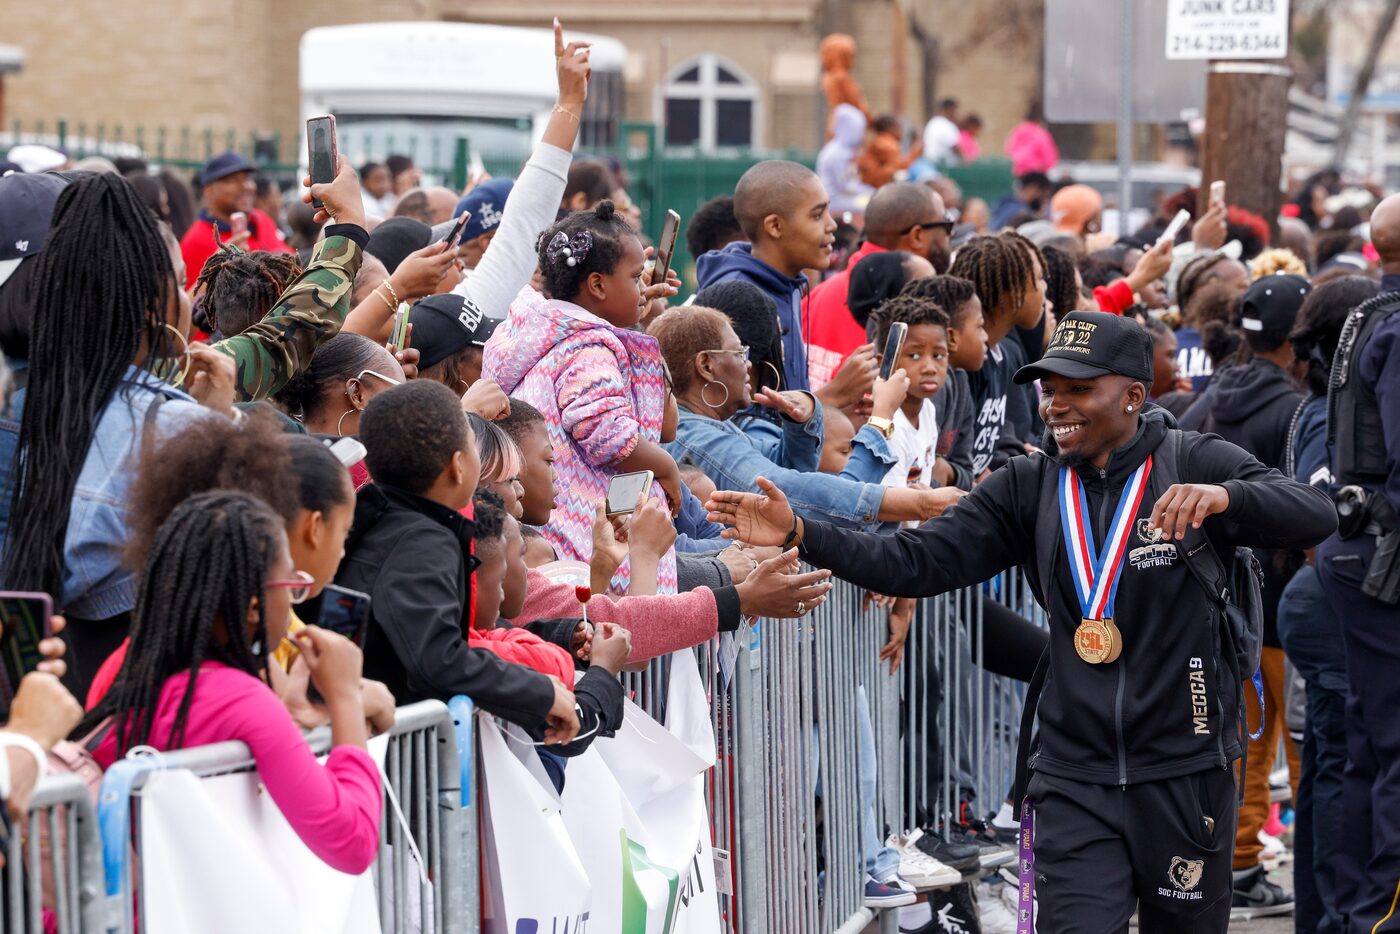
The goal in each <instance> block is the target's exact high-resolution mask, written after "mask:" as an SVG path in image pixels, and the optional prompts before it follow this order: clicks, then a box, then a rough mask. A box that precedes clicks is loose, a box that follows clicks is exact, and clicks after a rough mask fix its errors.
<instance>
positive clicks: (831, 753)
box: [623, 581, 900, 934]
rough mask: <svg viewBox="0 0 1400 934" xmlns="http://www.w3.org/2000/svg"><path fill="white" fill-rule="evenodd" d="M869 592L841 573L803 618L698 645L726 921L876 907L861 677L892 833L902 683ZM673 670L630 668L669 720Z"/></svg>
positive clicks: (763, 929) (879, 811)
mask: <svg viewBox="0 0 1400 934" xmlns="http://www.w3.org/2000/svg"><path fill="white" fill-rule="evenodd" d="M864 595H865V594H864V591H863V590H861V589H859V588H857V587H854V586H852V585H850V584H847V583H845V582H840V581H838V582H836V586H835V587H834V588H833V590H832V591H831V594H830V597H829V599H828V600H827V602H826V603H825V604H824V605H822V606H821V607H819V608H817V609H816V610H815V611H813V612H812V613H811V614H809V615H808V616H806V617H804V618H803V619H801V620H791V619H777V620H773V619H761V620H758V621H756V622H755V623H754V624H753V625H752V626H751V627H750V626H749V625H747V624H745V625H743V626H741V627H740V629H739V631H738V632H736V633H733V634H725V635H722V636H720V637H719V638H717V639H716V640H714V641H712V642H711V643H709V644H707V645H704V646H701V647H699V648H698V649H696V652H697V660H698V662H699V664H700V672H701V677H702V680H703V681H704V683H705V686H706V690H707V692H708V694H709V697H710V711H711V718H712V723H713V725H714V729H715V739H716V745H717V750H716V762H715V768H713V769H711V770H710V772H709V774H708V777H707V783H708V784H707V791H708V800H709V806H710V820H711V825H712V828H713V832H714V846H715V849H716V850H717V851H718V852H721V853H723V854H725V855H727V856H728V860H727V873H728V874H727V877H726V861H725V860H724V859H721V860H719V861H718V864H717V866H716V879H717V883H718V885H719V888H720V907H721V917H722V919H723V920H724V922H725V926H726V929H727V930H729V931H735V932H739V931H742V932H745V934H769V932H771V934H785V932H789V931H797V932H809V931H831V930H860V929H862V928H863V927H864V926H865V925H866V924H867V923H868V922H869V921H871V920H872V919H873V917H874V915H873V913H872V912H870V911H868V910H867V909H865V908H864V907H863V904H862V903H863V899H864V890H865V876H866V868H865V859H864V846H863V841H862V829H861V824H860V820H861V817H860V807H861V805H860V802H861V785H860V782H861V768H860V766H861V761H862V756H861V751H860V744H861V738H862V731H861V724H860V721H859V719H858V717H857V710H858V709H860V707H861V706H862V705H861V691H862V688H863V693H864V705H863V706H864V708H865V709H866V710H867V711H868V713H869V716H870V718H871V719H872V721H873V722H872V723H871V724H870V725H871V730H870V733H869V734H867V735H868V737H870V738H873V743H874V754H873V759H874V762H876V763H878V766H876V767H874V768H873V771H874V772H875V773H876V776H877V777H878V779H879V782H880V786H879V789H877V792H876V801H875V813H874V827H873V828H871V830H870V833H871V834H874V835H876V836H878V837H879V838H880V840H879V842H881V843H883V837H884V834H883V828H884V827H885V826H886V825H890V826H893V825H894V824H896V823H897V820H896V819H895V815H896V814H897V812H898V809H899V787H900V786H899V769H898V756H899V753H900V743H899V723H898V713H899V681H898V679H897V678H894V677H891V676H890V674H889V669H888V665H887V664H882V663H880V662H879V660H878V654H879V649H880V647H881V646H882V645H884V643H885V641H886V637H887V626H886V619H887V614H886V611H884V610H879V609H874V608H866V607H865V606H864ZM668 671H669V662H668V660H667V659H658V660H656V661H654V662H653V663H652V664H651V665H650V666H648V668H647V669H646V670H645V671H644V672H640V673H634V674H626V675H624V676H623V685H624V689H625V690H627V692H628V694H629V696H631V697H632V699H633V700H635V701H636V702H637V703H638V704H639V705H640V706H642V708H643V709H645V710H646V711H647V712H648V713H649V714H651V715H652V716H653V717H656V719H658V720H659V721H662V722H664V719H665V698H666V686H667V682H668V677H667V675H668ZM726 673H728V674H729V681H728V682H727V683H726V680H725V675H726ZM818 791H820V795H818ZM882 792H883V793H882ZM818 797H820V802H821V803H820V806H818V804H817V800H818Z"/></svg>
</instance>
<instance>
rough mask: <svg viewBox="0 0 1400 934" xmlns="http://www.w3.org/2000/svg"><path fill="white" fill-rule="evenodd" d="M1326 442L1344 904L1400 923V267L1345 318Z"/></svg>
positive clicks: (1363, 923)
mask: <svg viewBox="0 0 1400 934" xmlns="http://www.w3.org/2000/svg"><path fill="white" fill-rule="evenodd" d="M1328 441H1329V444H1330V446H1331V449H1332V457H1333V462H1332V468H1333V474H1334V477H1335V481H1336V483H1337V484H1338V485H1339V486H1340V488H1341V493H1339V494H1338V495H1339V500H1338V510H1339V512H1341V513H1342V522H1341V526H1342V527H1341V528H1340V529H1339V530H1338V534H1337V535H1334V536H1332V537H1331V538H1329V539H1328V540H1327V541H1326V542H1324V543H1323V544H1322V546H1321V547H1320V548H1318V551H1317V570H1318V577H1319V579H1320V580H1321V582H1322V586H1323V590H1324V591H1325V593H1326V594H1327V597H1328V599H1329V600H1330V601H1331V603H1332V604H1333V606H1334V607H1335V609H1336V612H1337V616H1338V618H1339V619H1340V620H1341V621H1342V633H1343V640H1344V643H1345V647H1346V660H1347V675H1348V691H1347V701H1346V732H1347V768H1346V772H1345V774H1344V776H1343V779H1342V791H1343V793H1342V802H1343V803H1342V828H1341V833H1340V835H1339V836H1340V841H1341V852H1340V854H1339V857H1338V860H1337V904H1338V907H1340V908H1341V909H1342V911H1343V915H1344V917H1345V918H1346V920H1347V922H1348V923H1349V926H1350V927H1349V929H1350V930H1353V931H1370V930H1372V929H1373V928H1374V929H1378V930H1391V929H1392V928H1394V929H1395V930H1400V916H1398V915H1397V912H1396V909H1395V904H1396V898H1397V897H1400V717H1397V712H1400V604H1397V602H1396V601H1397V599H1400V586H1397V580H1400V557H1398V556H1397V553H1396V546H1397V538H1400V532H1397V531H1396V519H1395V516H1396V514H1397V513H1400V276H1394V275H1388V276H1385V277H1384V278H1383V279H1382V280H1381V291H1380V294H1379V295H1377V296H1376V298H1374V299H1372V300H1370V301H1368V302H1366V303H1365V304H1363V305H1361V306H1360V307H1359V308H1357V309H1356V310H1354V311H1353V312H1352V313H1351V314H1350V315H1349V316H1348V319H1347V322H1346V324H1345V325H1344V327H1343V330H1342V336H1341V339H1340V341H1339V343H1338V347H1337V352H1336V355H1335V356H1334V358H1333V370H1332V379H1331V381H1330V384H1329V387H1328ZM1387 919H1388V920H1387ZM1382 920H1387V923H1386V924H1384V925H1380V924H1379V922H1381V921H1382Z"/></svg>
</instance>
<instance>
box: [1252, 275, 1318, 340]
mask: <svg viewBox="0 0 1400 934" xmlns="http://www.w3.org/2000/svg"><path fill="white" fill-rule="evenodd" d="M1311 291H1312V283H1310V282H1308V280H1307V279H1304V278H1303V277H1302V276H1294V275H1290V274H1288V273H1274V274H1273V275H1270V276H1264V277H1263V278H1261V279H1257V280H1255V281H1254V282H1253V283H1251V284H1250V286H1249V288H1248V289H1246V290H1245V293H1244V299H1243V300H1242V301H1241V303H1240V327H1241V328H1243V329H1244V330H1245V331H1246V332H1254V333H1256V334H1257V333H1260V332H1267V333H1269V334H1286V333H1288V332H1289V331H1291V330H1293V325H1294V324H1295V323H1296V322H1297V320H1298V312H1299V310H1300V309H1302V307H1303V300H1304V299H1305V298H1307V297H1308V293H1309V292H1311Z"/></svg>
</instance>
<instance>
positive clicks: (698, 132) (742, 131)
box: [664, 53, 758, 152]
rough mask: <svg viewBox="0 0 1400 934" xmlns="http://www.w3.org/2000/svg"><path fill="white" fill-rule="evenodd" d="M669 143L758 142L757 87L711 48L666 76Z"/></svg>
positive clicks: (710, 148)
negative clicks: (711, 51)
mask: <svg viewBox="0 0 1400 934" xmlns="http://www.w3.org/2000/svg"><path fill="white" fill-rule="evenodd" d="M664 94H665V102H664V106H665V125H666V136H665V142H666V145H667V146H699V147H700V148H701V149H703V150H705V151H707V152H709V151H713V150H715V149H718V148H721V147H726V146H753V145H754V144H755V143H756V142H757V136H758V129H757V128H758V86H757V85H756V84H754V82H753V80H752V79H750V78H749V76H748V75H746V74H744V72H743V71H741V70H740V69H739V68H737V67H735V66H734V65H733V64H731V63H730V62H727V61H725V60H724V59H722V58H720V57H719V56H718V55H712V54H709V53H706V54H704V55H698V56H696V57H695V58H692V59H691V60H690V61H688V62H686V63H684V64H682V65H681V66H679V67H678V68H676V69H674V70H673V71H672V72H671V73H670V75H668V76H667V78H666V85H665V88H664Z"/></svg>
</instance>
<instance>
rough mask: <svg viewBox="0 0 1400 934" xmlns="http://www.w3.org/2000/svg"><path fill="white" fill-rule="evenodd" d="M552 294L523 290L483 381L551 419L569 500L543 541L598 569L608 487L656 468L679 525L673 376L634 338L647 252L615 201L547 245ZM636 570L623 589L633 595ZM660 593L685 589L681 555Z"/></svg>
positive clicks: (646, 343)
mask: <svg viewBox="0 0 1400 934" xmlns="http://www.w3.org/2000/svg"><path fill="white" fill-rule="evenodd" d="M539 261H540V271H541V274H542V276H543V279H544V290H545V292H546V293H548V295H550V296H552V297H551V298H548V299H546V298H545V297H544V296H543V295H540V294H539V293H535V292H529V291H523V292H521V294H520V296H518V297H517V298H516V300H515V302H514V303H513V304H512V305H511V308H510V315H509V317H508V318H507V319H506V321H505V322H504V323H503V324H501V325H500V327H498V328H497V329H496V331H495V333H494V334H493V335H492V336H491V339H490V341H488V342H487V344H486V348H485V351H484V354H483V359H482V368H481V375H482V376H484V377H487V378H489V379H493V380H495V381H496V382H497V383H498V384H499V385H500V387H501V388H502V389H503V390H505V392H506V393H507V394H508V395H511V396H514V397H516V398H519V399H523V400H524V401H526V402H528V403H530V404H531V405H533V406H534V407H535V408H537V409H539V410H540V412H541V413H542V414H543V415H544V418H545V423H546V427H547V428H548V431H549V438H550V442H551V445H552V447H553V449H554V459H555V460H554V467H555V470H556V471H557V472H558V474H559V489H560V494H561V495H560V498H559V501H558V502H557V503H556V506H555V509H554V513H553V515H552V516H551V517H550V521H549V524H548V525H547V526H545V527H544V529H543V532H544V534H545V537H546V538H547V539H548V540H549V542H550V544H551V545H553V546H554V549H555V552H556V553H557V554H558V556H559V557H560V558H567V559H574V560H579V561H587V560H588V559H589V557H590V555H591V552H592V528H593V518H594V515H595V513H596V511H597V506H598V502H599V501H600V500H602V499H603V497H604V496H605V495H606V494H607V489H608V482H609V481H610V480H611V479H612V478H613V477H614V476H615V475H617V474H619V473H629V472H632V471H638V470H650V471H652V473H653V474H654V475H655V478H656V482H655V484H654V485H653V493H654V495H657V496H664V497H665V499H666V502H667V503H668V505H669V506H670V508H671V512H672V514H673V515H674V514H675V513H676V511H677V510H679V508H680V501H681V499H680V495H681V494H680V471H679V470H678V469H677V467H676V463H675V461H674V460H672V459H671V456H670V455H669V454H667V453H666V452H665V451H664V450H662V448H661V446H660V444H659V443H658V442H659V441H660V440H661V422H662V417H663V414H664V410H665V404H666V394H667V389H666V367H665V363H664V362H663V361H662V358H661V351H660V349H659V348H658V346H657V343H656V339H655V338H653V337H649V336H647V335H646V334H644V333H642V332H640V331H636V330H632V328H634V327H636V325H637V323H638V321H639V320H641V316H642V310H643V307H644V300H645V296H644V290H643V284H642V279H643V274H644V271H645V268H646V265H645V264H646V256H645V253H644V252H643V249H642V242H641V240H640V239H639V238H638V236H637V233H636V231H634V230H633V229H632V228H631V227H630V226H628V224H627V222H626V221H625V220H623V219H622V218H621V217H620V216H618V215H617V213H616V212H615V209H614V207H613V204H612V202H611V201H601V202H599V203H598V205H597V207H595V208H594V209H593V210H591V211H579V212H577V213H574V214H571V215H569V216H568V217H566V218H564V219H563V220H561V221H559V222H558V223H556V224H555V225H554V226H553V227H551V228H550V229H549V230H547V231H545V232H544V234H543V235H542V236H541V237H540V241H539ZM628 576H629V568H628V567H627V566H626V565H624V566H623V567H622V568H621V569H619V571H618V574H617V576H616V577H615V578H614V579H613V584H614V587H615V588H617V589H619V590H624V591H625V588H626V585H627V582H628ZM657 590H658V592H659V593H674V592H675V590H676V559H675V552H674V550H672V551H671V552H669V553H668V554H667V555H666V557H665V558H664V559H663V560H662V562H661V565H660V567H659V568H658V578H657Z"/></svg>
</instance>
